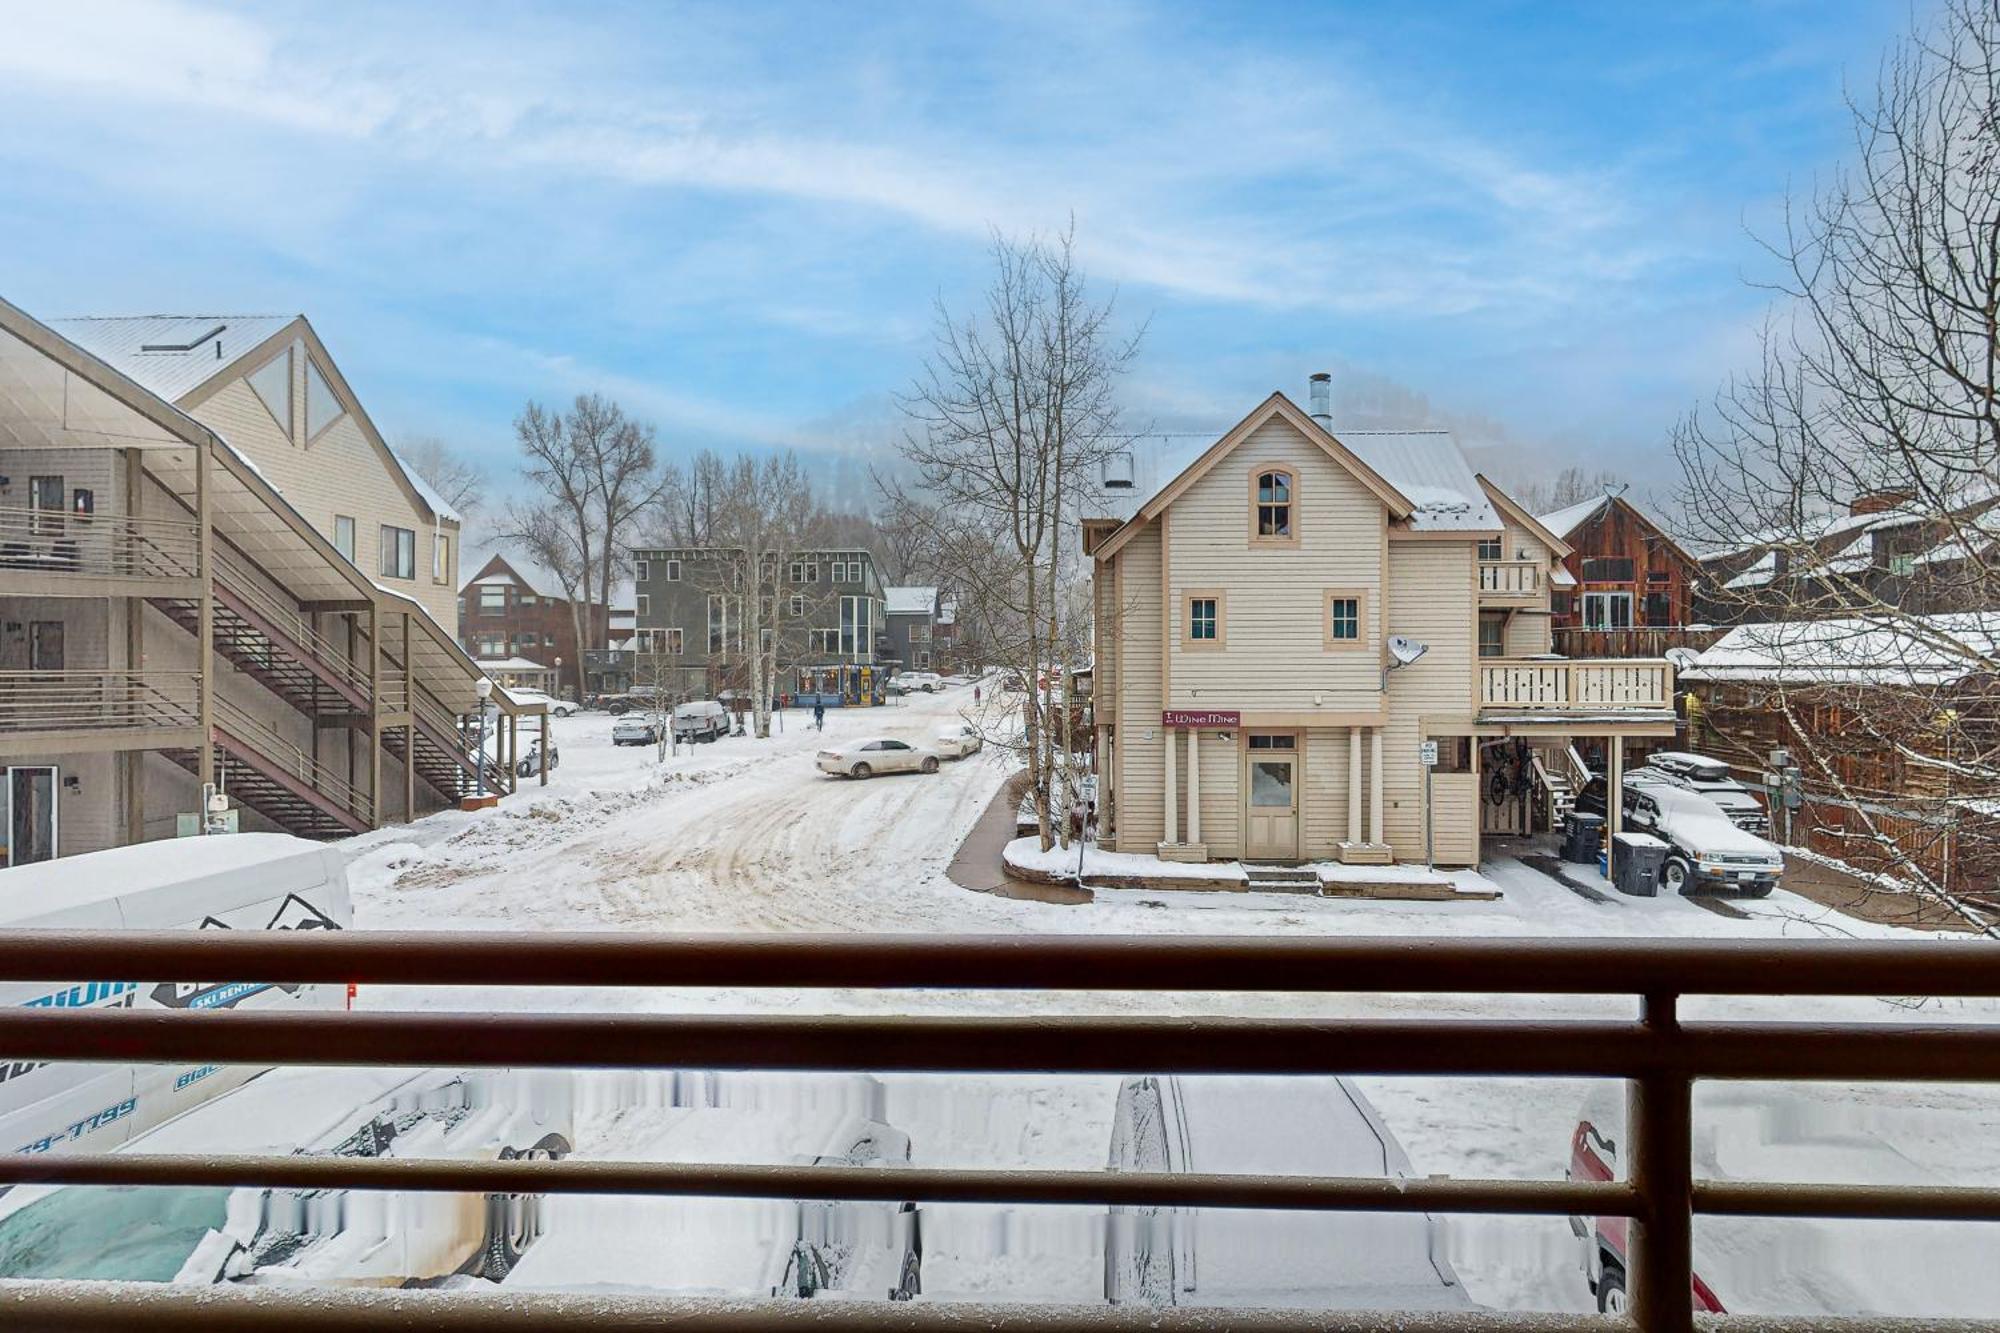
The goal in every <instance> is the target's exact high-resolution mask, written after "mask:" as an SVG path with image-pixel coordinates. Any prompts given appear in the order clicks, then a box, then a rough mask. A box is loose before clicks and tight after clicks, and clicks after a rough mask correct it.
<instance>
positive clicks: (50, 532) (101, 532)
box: [0, 506, 201, 578]
mask: <svg viewBox="0 0 2000 1333" xmlns="http://www.w3.org/2000/svg"><path fill="white" fill-rule="evenodd" d="M200 549H201V548H200V534H199V531H198V530H197V528H196V527H195V525H194V524H192V523H188V522H181V521H174V520H169V519H151V518H128V517H124V516H122V515H118V514H71V513H68V512H65V511H60V510H49V509H22V508H17V507H13V506H0V570H20V571H22V572H25V573H35V574H78V575H92V576H97V577H122V578H193V577H194V576H195V575H196V574H197V573H199V572H200V566H201V559H200Z"/></svg>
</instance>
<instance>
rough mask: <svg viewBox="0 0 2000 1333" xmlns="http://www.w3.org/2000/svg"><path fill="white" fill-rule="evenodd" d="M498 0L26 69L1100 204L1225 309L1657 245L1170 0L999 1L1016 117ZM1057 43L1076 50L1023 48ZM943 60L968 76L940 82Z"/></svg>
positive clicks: (264, 124)
mask: <svg viewBox="0 0 2000 1333" xmlns="http://www.w3.org/2000/svg"><path fill="white" fill-rule="evenodd" d="M480 12H481V16H482V19H483V20H490V24H491V26H488V27H486V28H483V29H481V30H479V31H477V32H473V33H467V34H466V35H465V37H464V40H463V41H462V42H459V43H457V44H455V45H453V46H446V45H445V44H442V43H436V42H434V41H432V40H431V39H433V38H435V37H436V36H437V34H435V33H430V32H427V31H425V30H423V29H422V28H420V27H419V28H415V29H412V28H411V26H410V25H415V24H420V23H421V22H422V20H420V19H417V18H412V17H409V16H407V15H405V14H404V13H403V12H402V11H399V10H396V9H387V10H369V11H362V12H357V11H356V10H355V9H354V8H352V7H348V6H343V7H339V8H336V9H333V10H321V11H312V12H310V13H309V14H308V13H306V12H302V11H299V12H293V13H292V14H291V16H290V17H289V18H288V20H287V21H286V22H284V23H283V25H282V27H280V26H279V25H278V24H276V23H260V22H259V21H257V19H256V18H254V17H253V16H251V15H249V14H246V13H235V12H220V11H216V10H214V9H211V8H207V7H204V6H200V5H197V4H194V3H190V2H189V0H100V3H78V4H64V5H54V4H40V3H34V4H26V5H22V6H20V7H19V12H18V13H10V15H9V19H8V21H9V25H10V27H11V29H12V32H11V37H10V41H9V42H8V43H7V44H6V45H5V47H4V48H0V74H5V75H7V76H9V77H10V78H12V79H14V80H16V81H18V82H20V83H22V84H26V85H29V86H32V87H34V88H36V89H38V90H40V92H41V93H42V94H43V95H45V96H48V97H51V98H54V99H60V100H64V101H67V102H69V103H72V104H74V106H75V109H76V111H77V112H78V114H79V115H81V116H82V117H84V118H86V119H88V118H90V117H93V116H95V117H98V118H99V119H100V120H101V121H102V122H104V124H103V125H102V126H101V128H104V129H110V130H113V131H115V130H116V129H117V128H118V127H119V125H120V124H121V123H122V124H125V125H130V124H131V123H132V120H133V118H135V117H137V118H143V117H144V116H145V115H146V114H147V110H148V109H149V108H159V109H165V110H168V111H173V112H197V113H214V114H216V115H220V116H224V117H229V118H234V120H233V121H230V122H225V123H220V124H217V123H214V122H212V121H211V122H209V123H208V131H209V132H210V133H211V134H213V135H214V136H215V137H216V138H217V139H227V138H228V137H229V136H231V135H232V134H235V133H237V132H239V131H240V130H242V129H245V128H248V129H254V130H258V131H261V132H267V133H269V132H277V133H286V134H293V135H303V136H308V137H309V138H311V139H318V140H322V141H326V142H332V143H347V144H353V145H362V146H365V149H366V151H367V152H368V153H370V154H384V155H387V156H388V157H389V158H391V159H394V160H396V161H398V162H400V163H402V164H404V165H405V166H406V167H407V166H409V165H412V164H415V165H417V166H419V167H430V168H435V169H436V170H438V171H440V172H443V173H448V174H449V175H451V176H453V177H457V176H464V177H468V178H472V179H476V180H481V181H487V182H494V183H497V187H498V188H515V189H520V190H529V191H536V190H540V191H546V190H548V189H550V188H554V189H558V190H559V189H562V188H564V186H565V184H566V183H568V182H575V181H594V182H600V183H613V184H616V185H619V186H623V187H628V188H638V189H642V190H694V191H703V192H713V193H717V194H721V195H734V196H762V197H769V198H777V199H784V200H790V201H793V202H794V203H796V204H798V205H800V206H803V207H807V208H812V207H826V206H838V207H852V208H860V209H864V210H870V211H873V212H875V213H877V214H880V215H883V216H886V217H889V218H893V219H895V220H897V221H898V222H900V223H903V224H915V225H918V226H921V227H923V228H926V229H929V230H931V231H934V232H937V233H940V234H944V235H949V236H955V237H959V238H967V239H979V238H983V237H984V236H985V235H986V234H987V232H988V231H989V230H990V229H992V228H995V227H998V228H1001V229H1003V230H1008V231H1024V230H1033V229H1048V228H1051V227H1055V226H1059V225H1062V223H1063V222H1064V221H1065V220H1066V219H1067V218H1068V217H1069V216H1071V215H1072V214H1074V215H1075V216H1076V217H1077V218H1078V220H1079V223H1080V231H1081V236H1082V244H1083V249H1084V257H1085V259H1086V260H1087V262H1089V263H1090V264H1091V266H1092V267H1093V268H1094V269H1096V270H1097V271H1098V272H1099V273H1101V274H1102V275H1103V276H1104V277H1106V278H1109V279H1112V280H1116V281H1121V282H1126V283H1134V284H1141V285H1144V286H1148V287H1153V288H1158V289H1160V290H1161V291H1165V292H1172V293H1175V294H1178V295H1181V296H1184V297H1191V298H1196V299H1201V300H1209V301H1218V302H1226V303H1245V304H1251V305H1261V306H1272V307H1293V306H1299V307H1306V306H1311V307H1322V308H1330V309H1335V310H1346V311H1379V310H1394V309H1404V308H1410V307H1422V308H1427V309H1430V310H1433V311H1436V312H1440V313H1449V312H1455V311H1467V310H1474V309H1480V308H1487V307H1493V306H1497V305H1502V304H1505V303H1508V302H1518V301H1536V302H1562V301H1565V300H1571V299H1579V298H1580V297H1581V295H1582V293H1583V291H1584V289H1585V287H1586V286H1587V284H1588V283H1589V282H1591V281H1592V280H1594V279H1597V278H1602V277H1604V276H1607V275H1620V274H1628V273H1631V272H1633V271H1636V270H1642V269H1644V268H1645V267H1646V266H1647V265H1648V264H1649V263H1650V262H1651V256H1648V255H1646V254H1644V253H1642V252H1639V251H1635V250H1632V249H1629V248H1625V247H1624V246H1623V244H1622V242H1620V241H1619V240H1618V239H1617V237H1616V236H1615V228H1614V227H1613V226H1612V225H1611V224H1612V223H1614V222H1615V221H1616V220H1617V219H1618V218H1620V216H1621V215H1622V212H1623V205H1622V204H1621V202H1620V200H1619V199H1618V197H1617V195H1616V193H1615V191H1613V190H1612V189H1611V188H1610V187H1609V186H1608V185H1607V184H1606V183H1605V182H1603V181H1601V180H1598V179H1595V178H1593V177H1592V176H1590V175H1589V174H1580V173H1576V172H1571V171H1566V170H1561V169H1556V168H1552V167H1549V166H1546V165H1540V164H1536V163H1533V162H1524V161H1521V160H1519V159H1518V157H1517V156H1516V154H1515V153H1513V152H1512V151H1510V150H1509V149H1508V148H1507V147H1506V146H1504V145H1502V144H1499V143H1496V142H1493V141H1491V140H1490V139H1488V138H1486V137H1484V136H1482V134H1481V133H1480V132H1479V131H1478V130H1477V129H1474V128H1467V127H1462V126H1457V125H1452V124H1449V123H1444V122H1440V121H1437V120H1436V119H1435V118H1433V117H1432V116H1430V115H1428V114H1426V113H1425V112H1423V111H1421V110H1419V109H1417V108H1415V107H1413V106H1410V105H1405V104H1404V103H1402V102H1401V101H1399V99H1398V98H1397V96H1396V95H1395V93H1394V92H1393V91H1392V90H1389V89H1382V88H1375V87H1371V86H1370V84H1369V83H1368V81H1367V80H1365V79H1363V78H1361V77H1359V76H1358V75H1357V74H1356V73H1355V72H1354V71H1352V70H1341V69H1335V68H1328V67H1325V66H1322V65H1319V64H1313V63H1307V62H1304V61H1300V60H1291V59H1285V58H1283V57H1281V56H1278V55H1274V54H1273V53H1272V52H1269V51H1241V52H1228V51H1215V50H1207V49H1195V48H1190V47H1188V46H1186V45H1184V44H1180V43H1177V42H1176V41H1175V36H1176V34H1174V33H1173V32H1172V31H1170V30H1169V29H1166V28H1165V27H1163V26H1162V25H1161V24H1160V23H1157V22H1153V21H1151V20H1150V19H1149V16H1148V14H1147V12H1146V11H1144V10H1141V9H1131V10H1124V11H1120V12H1118V13H1116V14H1109V15H1107V14H1103V13H1095V12H1094V13H1092V14H1089V15H1084V14H1082V13H1070V14H1060V13H1058V12H1052V11H1047V10H1044V11H1037V12H1035V13H1032V14H1030V15H1029V16H1028V17H1027V18H1022V17H1020V16H1018V15H1016V16H1013V17H1012V18H1011V19H1008V18H996V19H995V38H994V45H995V47H996V48H997V50H998V53H999V54H998V56H997V57H996V58H995V59H994V60H993V62H992V64H993V67H992V68H989V69H986V70H983V71H980V74H981V76H982V77H983V78H985V79H988V80H995V79H1007V80H1010V81H1013V82H1014V83H1015V84H1017V85H1018V86H1014V87H1011V88H1010V89H1008V95H1007V97H1006V100H1005V103H1004V108H1003V109H1004V114H1003V115H1000V116H998V117H996V120H995V123H992V124H980V123H972V122H970V121H969V119H968V118H965V117H961V118H960V119H958V120H954V121H951V122H949V123H931V122H929V121H927V120H926V119H925V118H924V117H923V116H922V115H921V114H913V113H918V112H920V111H921V110H922V109H924V108H927V107H937V106H940V105H943V106H945V107H947V108H949V107H950V106H951V105H952V104H953V103H954V99H953V96H952V92H951V89H952V80H953V79H954V77H955V76H956V74H957V73H959V72H958V71H954V70H953V69H952V68H950V67H934V68H928V69H926V68H925V65H924V61H923V60H921V59H918V58H914V57H906V58H905V59H903V60H902V61H900V62H899V61H897V60H895V59H894V58H893V57H892V56H888V55H877V56H873V57H871V58H870V60H868V61H866V62H861V61H857V62H856V68H855V69H854V70H853V71H852V72H851V73H849V72H844V71H842V70H840V69H838V68H833V67H826V68H822V67H820V66H819V65H818V64H817V63H816V62H815V61H814V60H813V59H812V58H811V53H805V52H802V53H801V59H800V60H799V61H798V62H797V63H796V65H795V66H794V67H792V68H791V69H789V70H788V71H787V75H788V77H786V78H784V79H777V80H774V79H768V78H767V79H763V80H761V81H760V80H759V79H758V78H756V77H755V75H757V74H758V73H759V72H760V71H759V70H757V69H754V68H753V69H751V70H748V71H746V70H743V69H740V68H736V67H735V63H734V62H738V61H742V60H746V59H749V57H747V56H746V55H745V54H744V51H745V49H746V47H749V46H753V45H754V44H750V43H744V42H741V41H736V40H732V38H733V37H734V34H733V33H732V32H731V31H730V29H729V24H728V22H727V21H725V20H724V19H721V18H717V17H715V16H713V15H710V16H702V15H701V14H700V13H699V11H697V12H696V14H695V16H694V17H685V16H682V15H681V14H680V13H679V12H678V11H676V14H675V17H674V19H673V21H672V22H673V31H674V36H675V38H676V50H677V53H678V58H677V59H676V60H675V61H673V62H672V63H671V64H670V65H669V67H668V68H667V69H666V70H664V71H663V72H659V73H657V74H656V75H655V76H653V77H644V76H642V74H640V73H635V72H634V71H633V70H631V69H627V68H624V67H621V66H620V65H619V64H618V62H617V61H616V60H615V59H612V58H611V57H610V55H609V54H608V50H609V48H611V47H613V46H614V45H615V39H616V34H611V33H603V32H591V31H588V30H585V31H583V32H581V33H580V34H577V35H574V36H572V37H570V38H569V39H568V41H569V43H570V44H569V45H564V44H562V42H563V39H561V38H555V37H552V36H551V31H552V30H550V29H546V28H536V29H534V30H533V31H531V32H527V33H522V32H518V31H517V32H512V33H510V32H509V31H508V30H506V29H505V28H504V27H503V26H501V25H504V24H505V23H506V22H507V16H506V15H505V14H504V13H503V12H500V11H492V10H482V11H480ZM1037 25H1040V26H1037ZM783 26H784V25H783V24H782V23H781V24H780V25H779V27H780V29H782V28H783ZM1050 28H1054V29H1055V30H1056V31H1055V32H1053V33H1051V32H1050V31H1049V30H1048V29H1050ZM510 37H511V38H513V39H514V40H513V41H511V42H510ZM1037 38H1039V39H1047V40H1046V44H1045V47H1044V49H1046V50H1048V51H1049V52H1051V53H1052V54H1051V55H1050V57H1049V59H1048V60H1047V61H1045V62H1042V63H1044V64H1046V65H1047V66H1048V68H1038V67H1037V65H1036V63H1035V62H1028V61H1023V62H1021V63H1019V64H1009V63H1007V61H1006V59H1005V57H1006V55H1007V53H1008V52H1010V51H1012V50H1013V49H1014V48H1015V47H1016V46H1020V47H1027V46H1030V45H1037V43H1036V42H1035V41H1034V39H1037ZM1057 38H1059V39H1060V40H1059V41H1058V40H1056V39H1057ZM523 48H528V49H523ZM709 51H712V52H713V53H714V55H715V63H713V64H712V65H706V66H705V65H704V62H703V60H702V56H703V55H704V53H706V52H709ZM642 69H643V63H642ZM765 72H768V71H765ZM920 73H922V74H927V75H928V76H929V77H930V78H932V79H935V80H938V81H939V86H937V87H928V88H927V87H916V86H912V83H911V81H912V79H913V78H915V77H917V76H918V75H919V74H920ZM857 90H859V91H858V92H857ZM986 95H987V96H991V95H992V94H991V93H990V92H989V93H987V94H986ZM971 98H972V94H971V92H970V91H969V90H968V100H971ZM187 151H189V152H190V153H196V152H199V151H201V149H200V146H199V145H188V146H187ZM1399 217H1400V218H1403V219H1405V222H1404V225H1402V226H1400V227H1398V226H1396V225H1394V224H1393V223H1392V224H1391V225H1389V226H1384V225H1382V224H1383V220H1384V219H1397V218H1399ZM1415 218H1421V219H1423V220H1422V221H1421V222H1414V221H1411V219H1415Z"/></svg>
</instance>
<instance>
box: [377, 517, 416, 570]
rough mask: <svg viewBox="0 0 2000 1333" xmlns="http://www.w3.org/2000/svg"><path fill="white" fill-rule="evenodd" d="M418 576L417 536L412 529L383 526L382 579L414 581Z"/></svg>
mask: <svg viewBox="0 0 2000 1333" xmlns="http://www.w3.org/2000/svg"><path fill="white" fill-rule="evenodd" d="M416 576H417V534H416V532H415V531H414V530H413V529H410V528H392V527H390V526H389V525H388V524H387V523H384V524H383V525H382V577H383V578H385V579H413V578H415V577H416Z"/></svg>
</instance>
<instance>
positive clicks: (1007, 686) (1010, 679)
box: [1000, 671, 1028, 694]
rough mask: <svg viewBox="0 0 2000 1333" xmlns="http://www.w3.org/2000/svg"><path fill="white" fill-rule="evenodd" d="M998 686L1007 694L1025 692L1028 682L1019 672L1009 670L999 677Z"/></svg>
mask: <svg viewBox="0 0 2000 1333" xmlns="http://www.w3.org/2000/svg"><path fill="white" fill-rule="evenodd" d="M1000 688H1001V689H1003V690H1005V691H1006V692H1007V693H1009V694H1025V693H1027V690H1028V682H1027V681H1025V680H1022V679H1021V673H1020V672H1018V671H1009V672H1007V673H1006V674H1004V675H1003V676H1001V677H1000Z"/></svg>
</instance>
